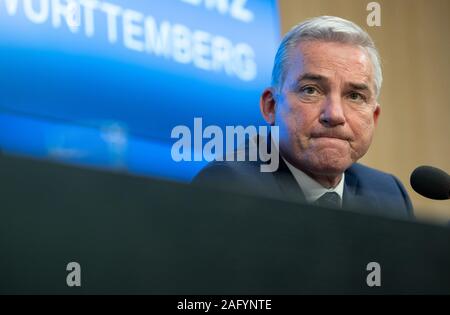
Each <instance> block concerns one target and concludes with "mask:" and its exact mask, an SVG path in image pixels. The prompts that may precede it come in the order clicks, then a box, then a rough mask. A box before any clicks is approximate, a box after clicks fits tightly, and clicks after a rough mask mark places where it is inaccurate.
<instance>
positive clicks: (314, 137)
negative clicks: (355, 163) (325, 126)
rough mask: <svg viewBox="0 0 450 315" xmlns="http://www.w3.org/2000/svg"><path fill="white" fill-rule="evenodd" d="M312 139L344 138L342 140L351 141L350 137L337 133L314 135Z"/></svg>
mask: <svg viewBox="0 0 450 315" xmlns="http://www.w3.org/2000/svg"><path fill="white" fill-rule="evenodd" d="M311 138H312V139H333V140H342V141H349V140H350V139H348V138H346V137H340V136H335V135H312V136H311Z"/></svg>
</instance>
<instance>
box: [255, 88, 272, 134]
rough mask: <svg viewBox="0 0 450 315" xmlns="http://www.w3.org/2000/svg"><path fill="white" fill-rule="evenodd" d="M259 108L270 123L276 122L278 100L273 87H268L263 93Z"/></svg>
mask: <svg viewBox="0 0 450 315" xmlns="http://www.w3.org/2000/svg"><path fill="white" fill-rule="evenodd" d="M259 108H260V110H261V114H262V115H263V117H264V120H265V121H266V122H267V123H268V124H269V125H271V126H272V125H274V124H275V109H276V101H275V94H274V90H273V89H272V88H267V89H265V90H264V92H263V93H262V95H261V98H260V100H259Z"/></svg>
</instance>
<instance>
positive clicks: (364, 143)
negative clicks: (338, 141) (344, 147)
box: [350, 114, 375, 156]
mask: <svg viewBox="0 0 450 315" xmlns="http://www.w3.org/2000/svg"><path fill="white" fill-rule="evenodd" d="M350 121H351V122H352V123H351V127H352V131H353V135H354V137H355V140H354V150H355V151H357V154H358V155H360V156H362V155H364V154H365V153H366V152H367V150H368V148H369V146H370V143H371V142H372V137H373V132H374V129H375V122H374V120H373V116H372V115H371V114H366V115H360V116H358V117H354V118H353V120H350Z"/></svg>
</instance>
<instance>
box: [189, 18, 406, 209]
mask: <svg viewBox="0 0 450 315" xmlns="http://www.w3.org/2000/svg"><path fill="white" fill-rule="evenodd" d="M381 82H382V73H381V66H380V61H379V57H378V53H377V50H376V48H375V45H374V43H373V41H372V39H371V38H370V37H369V35H368V34H367V33H366V32H364V31H363V30H362V29H361V28H359V27H358V26H357V25H355V24H354V23H352V22H350V21H347V20H344V19H341V18H338V17H329V16H322V17H317V18H313V19H310V20H307V21H305V22H303V23H301V24H299V25H297V26H295V27H294V28H293V29H292V30H291V31H289V32H288V33H287V34H286V36H285V37H284V38H283V40H282V42H281V44H280V47H279V49H278V52H277V54H276V57H275V63H274V67H273V72H272V86H271V87H270V88H267V89H266V90H265V91H264V92H263V93H262V96H261V101H260V109H261V113H262V115H263V117H264V119H265V121H266V122H267V123H268V124H270V125H272V126H278V127H279V143H277V141H273V139H272V142H273V143H274V145H272V146H271V149H275V150H279V154H280V157H281V158H280V165H279V168H278V170H277V171H276V172H273V173H264V172H260V168H259V165H260V164H261V163H262V162H260V161H259V162H239V161H236V162H226V161H225V162H218V161H217V162H213V163H211V164H210V165H208V166H207V167H206V168H205V169H204V170H202V171H201V172H200V174H198V176H197V177H196V178H195V180H194V182H195V183H199V184H201V183H208V185H209V186H216V187H221V188H225V189H229V190H234V191H238V192H244V193H245V192H248V193H252V194H258V195H264V196H267V197H273V198H280V199H286V200H294V201H304V202H308V203H313V204H316V205H319V206H326V207H336V208H341V207H344V208H354V209H357V210H360V211H370V212H371V213H378V214H386V215H390V216H396V217H409V216H411V215H412V205H411V202H410V199H409V197H408V195H407V193H406V191H405V189H404V187H403V185H402V184H401V183H400V182H399V180H398V179H396V178H395V177H394V176H392V175H390V174H386V173H383V172H380V171H377V170H374V169H372V168H369V167H366V166H363V165H361V164H358V163H356V162H357V161H358V160H359V159H360V158H361V157H362V156H364V154H365V153H366V152H367V150H368V149H369V146H370V144H371V142H372V136H373V133H374V129H375V126H376V125H377V122H378V118H379V116H380V112H381V108H380V105H379V104H378V102H377V98H378V95H379V93H380V88H381ZM268 142H269V143H270V142H271V141H268ZM259 144H260V145H261V140H259Z"/></svg>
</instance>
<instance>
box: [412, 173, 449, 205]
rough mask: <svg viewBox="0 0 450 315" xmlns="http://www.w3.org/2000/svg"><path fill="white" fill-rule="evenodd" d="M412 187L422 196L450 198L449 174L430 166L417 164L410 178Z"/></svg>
mask: <svg viewBox="0 0 450 315" xmlns="http://www.w3.org/2000/svg"><path fill="white" fill-rule="evenodd" d="M410 182H411V186H412V188H413V189H414V190H415V191H416V192H417V193H419V194H421V195H422V196H424V197H427V198H431V199H436V200H446V199H450V175H448V174H447V173H446V172H444V171H443V170H440V169H438V168H436V167H432V166H419V167H418V168H416V169H415V170H414V171H413V172H412V174H411V178H410Z"/></svg>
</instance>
